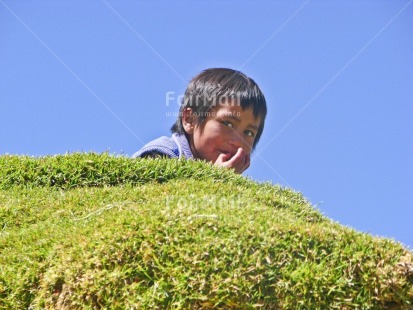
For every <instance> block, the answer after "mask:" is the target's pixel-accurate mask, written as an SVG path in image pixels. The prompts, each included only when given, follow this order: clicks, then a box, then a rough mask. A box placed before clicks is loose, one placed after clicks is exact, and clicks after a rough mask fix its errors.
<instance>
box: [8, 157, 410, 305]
mask: <svg viewBox="0 0 413 310" xmlns="http://www.w3.org/2000/svg"><path fill="white" fill-rule="evenodd" d="M412 304H413V254H412V253H411V252H410V251H409V250H408V249H406V248H404V247H403V246H402V245H401V244H399V243H397V242H394V241H392V240H390V239H383V238H377V237H373V236H371V235H369V234H365V233H360V232H357V231H355V230H353V229H350V228H347V227H343V226H341V225H339V224H337V223H335V222H333V221H331V220H329V219H328V218H326V217H325V216H323V215H322V214H321V213H320V212H319V211H318V210H317V209H316V208H314V207H313V206H312V205H311V204H310V203H309V202H308V201H307V200H306V199H305V198H304V197H303V196H302V195H301V194H300V193H297V192H294V191H292V190H290V189H287V188H282V187H279V186H273V185H270V184H266V183H257V182H254V181H252V180H249V179H246V178H244V177H242V176H239V175H236V174H234V173H232V171H230V170H227V169H219V168H215V167H213V166H211V165H209V164H206V163H203V162H198V161H178V160H165V159H129V158H125V157H115V156H110V155H109V154H71V155H64V156H63V155H62V156H54V157H52V156H49V157H44V158H30V157H24V156H1V157H0V308H1V309H165V308H169V309H220V308H221V309H229V308H233V309H255V308H260V309H326V308H328V309H386V308H388V309H412Z"/></svg>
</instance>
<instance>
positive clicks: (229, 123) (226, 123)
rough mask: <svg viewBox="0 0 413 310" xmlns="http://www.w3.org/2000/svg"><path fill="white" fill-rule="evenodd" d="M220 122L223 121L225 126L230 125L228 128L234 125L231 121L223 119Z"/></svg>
mask: <svg viewBox="0 0 413 310" xmlns="http://www.w3.org/2000/svg"><path fill="white" fill-rule="evenodd" d="M222 123H223V124H224V125H225V126H227V127H230V128H232V127H234V125H232V123H231V122H228V121H223V122H222Z"/></svg>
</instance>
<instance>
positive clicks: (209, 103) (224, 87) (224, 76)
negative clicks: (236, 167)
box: [171, 68, 267, 148]
mask: <svg viewBox="0 0 413 310" xmlns="http://www.w3.org/2000/svg"><path fill="white" fill-rule="evenodd" d="M225 102H231V103H232V104H239V105H241V107H242V109H243V110H245V109H247V108H252V111H253V114H254V117H258V116H260V117H261V124H260V126H259V128H258V132H257V134H256V136H255V140H254V145H253V148H255V145H256V144H257V143H258V141H259V140H260V137H261V134H262V131H263V129H264V121H265V116H266V115H267V104H266V102H265V97H264V95H263V93H262V92H261V90H260V88H259V87H258V85H257V84H256V83H255V82H254V80H253V79H251V78H249V77H247V76H246V75H245V74H243V73H242V72H240V71H236V70H232V69H226V68H212V69H206V70H204V71H203V72H201V73H200V74H198V75H197V76H195V77H194V78H193V79H192V80H191V81H190V82H189V84H188V87H187V89H186V91H185V95H184V98H183V99H182V103H181V107H180V109H179V116H178V119H177V120H176V122H175V124H174V125H173V126H172V128H171V131H172V132H173V133H174V132H176V133H180V134H185V130H184V128H183V126H182V113H183V111H184V109H185V108H192V112H193V113H194V115H196V116H197V125H199V126H201V127H202V124H203V123H204V122H205V120H206V119H207V116H208V115H210V113H209V112H210V111H211V109H212V108H214V107H216V106H217V105H219V104H223V103H225Z"/></svg>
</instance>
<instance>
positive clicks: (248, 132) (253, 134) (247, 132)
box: [244, 130, 255, 137]
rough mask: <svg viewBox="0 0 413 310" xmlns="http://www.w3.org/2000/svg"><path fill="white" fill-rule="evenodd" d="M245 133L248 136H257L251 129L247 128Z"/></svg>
mask: <svg viewBox="0 0 413 310" xmlns="http://www.w3.org/2000/svg"><path fill="white" fill-rule="evenodd" d="M244 133H245V134H246V135H247V136H248V137H255V133H253V132H252V131H251V130H245V131H244Z"/></svg>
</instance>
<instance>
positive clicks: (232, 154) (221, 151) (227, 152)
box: [218, 150, 237, 157]
mask: <svg viewBox="0 0 413 310" xmlns="http://www.w3.org/2000/svg"><path fill="white" fill-rule="evenodd" d="M218 152H220V153H221V154H230V155H231V157H232V156H234V155H235V154H236V153H237V150H235V151H227V150H218Z"/></svg>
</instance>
